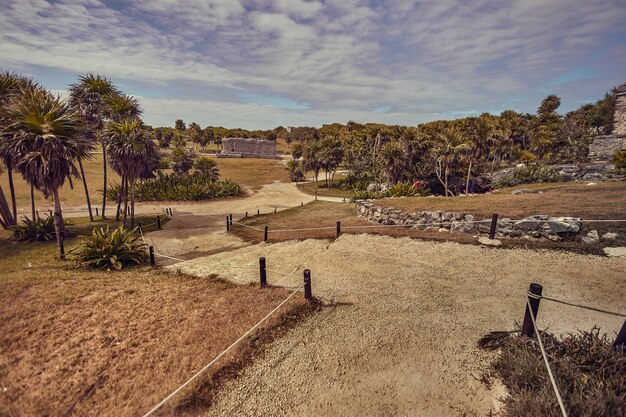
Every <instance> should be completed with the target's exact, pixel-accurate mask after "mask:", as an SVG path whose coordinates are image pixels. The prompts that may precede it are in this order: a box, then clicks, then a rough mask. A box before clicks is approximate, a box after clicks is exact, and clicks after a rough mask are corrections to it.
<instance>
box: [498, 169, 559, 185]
mask: <svg viewBox="0 0 626 417" xmlns="http://www.w3.org/2000/svg"><path fill="white" fill-rule="evenodd" d="M561 180H562V178H561V174H559V173H558V172H556V171H555V170H553V169H552V168H548V167H544V166H540V165H528V166H525V167H522V168H519V169H517V170H516V171H515V172H514V173H513V175H512V176H510V177H508V178H502V179H501V180H499V181H496V182H495V183H494V184H493V186H494V188H505V187H514V186H516V185H521V184H534V183H540V182H559V181H561Z"/></svg>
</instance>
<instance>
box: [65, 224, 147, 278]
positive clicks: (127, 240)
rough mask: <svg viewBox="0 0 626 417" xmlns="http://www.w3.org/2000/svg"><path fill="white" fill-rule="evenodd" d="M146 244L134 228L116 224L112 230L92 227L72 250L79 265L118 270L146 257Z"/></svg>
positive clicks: (140, 261)
mask: <svg viewBox="0 0 626 417" xmlns="http://www.w3.org/2000/svg"><path fill="white" fill-rule="evenodd" d="M146 249H147V248H146V245H145V244H144V243H143V242H142V241H141V236H140V235H139V234H138V233H137V228H135V229H125V228H124V227H123V226H122V225H120V226H118V227H117V229H115V230H114V231H113V232H111V231H110V230H109V227H108V226H107V228H106V229H103V228H102V227H94V229H93V231H92V233H91V236H89V237H88V238H87V239H84V240H82V241H81V243H80V245H79V246H78V247H76V248H75V249H73V250H72V254H73V255H74V256H75V259H76V261H77V262H78V264H79V265H80V266H81V267H85V268H98V269H106V270H108V271H110V270H111V269H115V270H120V269H122V268H125V267H127V266H130V265H141V264H142V263H143V262H144V261H145V259H146Z"/></svg>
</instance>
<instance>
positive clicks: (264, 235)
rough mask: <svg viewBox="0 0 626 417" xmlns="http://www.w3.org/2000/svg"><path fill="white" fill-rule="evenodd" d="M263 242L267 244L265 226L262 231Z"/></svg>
mask: <svg viewBox="0 0 626 417" xmlns="http://www.w3.org/2000/svg"><path fill="white" fill-rule="evenodd" d="M263 242H267V226H265V229H264V230H263Z"/></svg>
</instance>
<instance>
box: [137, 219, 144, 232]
mask: <svg viewBox="0 0 626 417" xmlns="http://www.w3.org/2000/svg"><path fill="white" fill-rule="evenodd" d="M137 227H138V228H139V233H143V229H142V228H141V222H138V223H137Z"/></svg>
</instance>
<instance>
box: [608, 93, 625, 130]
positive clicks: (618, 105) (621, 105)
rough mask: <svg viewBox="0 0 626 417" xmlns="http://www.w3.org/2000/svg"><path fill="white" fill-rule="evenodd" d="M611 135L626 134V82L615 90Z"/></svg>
mask: <svg viewBox="0 0 626 417" xmlns="http://www.w3.org/2000/svg"><path fill="white" fill-rule="evenodd" d="M611 133H612V134H613V135H617V136H619V135H626V84H622V85H620V86H619V87H617V90H615V111H614V113H613V131H612V132H611Z"/></svg>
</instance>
